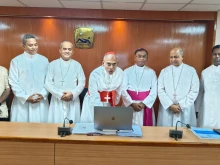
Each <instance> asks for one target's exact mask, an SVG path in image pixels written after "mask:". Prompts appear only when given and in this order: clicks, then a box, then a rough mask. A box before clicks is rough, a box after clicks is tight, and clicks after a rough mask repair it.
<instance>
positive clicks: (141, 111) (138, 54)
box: [122, 48, 157, 126]
mask: <svg viewBox="0 0 220 165" xmlns="http://www.w3.org/2000/svg"><path fill="white" fill-rule="evenodd" d="M134 55H135V56H134V60H135V63H136V64H135V65H133V66H131V67H129V68H127V69H125V70H124V79H123V90H122V99H123V103H124V105H125V106H126V107H127V106H131V107H132V108H133V110H134V112H133V124H136V125H141V126H143V125H144V126H153V125H155V115H154V110H153V104H154V102H155V100H156V97H157V76H156V74H155V71H154V70H153V69H151V68H149V67H148V66H146V65H145V64H146V61H147V59H148V52H147V50H145V49H144V48H139V49H137V50H136V51H135V54H134Z"/></svg>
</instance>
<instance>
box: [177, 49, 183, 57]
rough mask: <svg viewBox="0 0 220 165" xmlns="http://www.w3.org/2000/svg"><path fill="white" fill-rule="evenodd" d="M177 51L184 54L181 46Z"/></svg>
mask: <svg viewBox="0 0 220 165" xmlns="http://www.w3.org/2000/svg"><path fill="white" fill-rule="evenodd" d="M177 52H178V53H179V54H180V55H181V56H183V54H184V51H183V49H182V48H179V49H178V50H177Z"/></svg>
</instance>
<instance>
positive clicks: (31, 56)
mask: <svg viewBox="0 0 220 165" xmlns="http://www.w3.org/2000/svg"><path fill="white" fill-rule="evenodd" d="M24 55H25V56H26V57H28V58H34V57H35V56H36V55H37V53H36V54H29V53H27V52H25V51H24Z"/></svg>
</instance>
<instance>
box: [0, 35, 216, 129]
mask: <svg viewBox="0 0 220 165" xmlns="http://www.w3.org/2000/svg"><path fill="white" fill-rule="evenodd" d="M22 42H23V47H24V53H23V54H21V55H19V56H17V57H15V58H14V59H13V60H12V61H11V64H10V70H9V84H10V85H11V88H12V91H13V93H14V99H13V102H12V107H11V121H14V122H49V123H62V122H63V120H64V119H65V118H69V119H71V120H73V121H74V123H77V122H93V120H94V106H116V105H117V104H118V103H119V102H120V98H122V100H123V106H126V107H127V106H131V107H132V108H133V110H134V111H133V123H134V124H137V125H144V126H153V125H156V122H155V114H154V109H153V104H154V102H155V100H156V98H157V95H158V97H159V101H160V105H159V111H158V119H157V125H158V126H173V125H175V124H176V122H177V121H182V122H183V123H187V124H191V125H193V126H196V123H197V122H196V112H198V113H199V120H198V123H199V126H203V127H220V120H218V118H219V117H220V111H218V110H217V106H218V104H217V100H219V99H220V91H219V89H220V88H219V87H218V83H219V82H220V66H219V64H220V45H217V46H215V47H213V49H212V58H213V65H211V66H210V67H208V68H207V69H205V70H204V71H203V72H202V77H201V83H199V78H198V75H197V73H196V70H195V69H194V68H193V67H191V66H189V65H187V64H184V63H183V50H182V49H181V48H180V47H176V48H173V49H171V51H170V56H169V58H170V65H169V66H168V67H166V68H164V69H163V70H162V71H161V73H160V75H159V78H158V79H157V76H156V74H155V71H154V70H153V69H151V68H149V67H148V66H146V62H147V59H148V52H147V50H145V49H144V48H139V49H137V50H136V51H135V53H134V60H135V64H134V65H133V66H131V67H129V68H127V69H125V70H124V71H122V69H120V68H119V67H118V66H117V65H118V57H117V56H116V54H115V53H114V52H108V53H106V54H105V55H104V58H103V64H102V65H101V66H100V67H98V68H96V69H95V70H93V71H92V72H91V74H90V77H89V84H88V92H87V94H86V95H85V97H84V101H83V106H82V112H81V114H80V102H79V97H78V96H79V94H80V93H81V92H82V91H83V89H84V86H85V80H86V79H85V75H84V72H83V69H82V66H81V65H80V63H78V62H77V61H75V60H73V59H72V55H73V44H72V43H71V42H69V41H63V42H62V43H61V44H60V50H59V52H60V54H61V57H60V58H59V59H57V60H54V61H52V62H51V63H49V62H48V60H47V58H46V57H44V56H42V55H39V54H37V50H38V44H37V40H36V38H35V37H34V36H33V35H30V34H27V35H25V36H24V37H23V41H22ZM167 58H168V57H167ZM0 76H1V75H0ZM200 84H201V85H200ZM6 87H7V85H6ZM7 89H8V88H7ZM3 92H4V90H2V93H3ZM49 92H50V93H51V94H52V98H51V102H50V105H49V104H48V100H47V97H48V94H49ZM198 94H199V96H198ZM197 96H198V99H197V100H196V98H197ZM0 101H1V97H0ZM195 101H196V102H195ZM0 103H2V102H0ZM194 103H195V104H194ZM194 105H195V106H194ZM0 106H1V105H0Z"/></svg>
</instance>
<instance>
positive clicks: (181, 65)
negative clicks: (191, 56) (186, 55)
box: [172, 62, 183, 70]
mask: <svg viewBox="0 0 220 165" xmlns="http://www.w3.org/2000/svg"><path fill="white" fill-rule="evenodd" d="M172 67H173V69H174V70H181V69H182V67H183V62H182V63H181V64H180V65H179V66H174V65H172Z"/></svg>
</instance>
